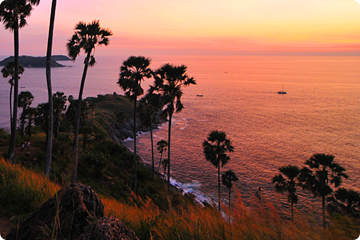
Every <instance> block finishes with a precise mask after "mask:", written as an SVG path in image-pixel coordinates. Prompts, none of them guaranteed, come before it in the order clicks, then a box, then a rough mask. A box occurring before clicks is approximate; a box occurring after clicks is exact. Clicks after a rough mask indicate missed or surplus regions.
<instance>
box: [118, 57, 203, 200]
mask: <svg viewBox="0 0 360 240" xmlns="http://www.w3.org/2000/svg"><path fill="white" fill-rule="evenodd" d="M150 64H151V60H150V59H149V58H146V57H143V56H130V57H129V58H128V59H126V60H125V61H124V62H123V64H122V66H121V67H120V77H119V81H118V82H117V83H118V84H119V86H120V87H121V88H122V89H123V90H124V91H125V94H126V95H127V96H128V97H130V98H131V99H132V100H133V101H134V128H133V135H134V173H133V185H132V190H133V191H134V192H136V181H137V159H136V158H137V155H136V153H137V150H136V117H137V114H136V113H137V112H139V114H140V119H141V121H142V122H143V124H145V125H147V126H149V127H150V134H151V148H152V149H151V152H152V171H153V173H154V168H155V163H154V151H153V139H152V127H151V125H152V124H153V123H154V122H155V120H156V117H157V114H158V113H159V112H161V115H162V116H163V117H164V118H165V117H168V122H169V128H168V139H167V150H168V158H167V170H168V173H167V185H168V189H167V190H168V193H169V192H170V166H171V165H170V163H171V160H170V154H171V151H170V149H171V148H170V146H171V124H172V116H173V114H174V113H175V112H180V111H181V110H182V109H183V108H184V106H183V104H182V103H181V97H182V95H183V92H182V87H183V86H189V85H192V84H196V82H195V80H194V78H193V77H189V76H188V75H187V73H186V70H187V67H186V66H184V65H180V66H174V65H171V64H169V63H167V64H165V65H163V66H162V67H160V68H159V69H157V70H155V71H153V70H151V68H150ZM146 78H147V79H148V78H153V79H154V84H153V85H152V86H150V89H149V91H148V93H147V94H146V95H145V97H143V98H142V99H141V100H140V103H139V107H137V97H138V96H141V95H143V94H144V90H143V88H142V86H141V82H142V81H143V80H145V79H146Z"/></svg>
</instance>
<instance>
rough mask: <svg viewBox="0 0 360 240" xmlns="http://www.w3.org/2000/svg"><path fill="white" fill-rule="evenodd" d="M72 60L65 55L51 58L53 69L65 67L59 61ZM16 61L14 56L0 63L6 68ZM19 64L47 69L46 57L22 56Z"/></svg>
mask: <svg viewBox="0 0 360 240" xmlns="http://www.w3.org/2000/svg"><path fill="white" fill-rule="evenodd" d="M70 60H71V59H70V58H68V57H67V56H65V55H53V56H52V57H51V67H53V68H54V67H65V66H64V65H62V64H60V63H58V62H57V61H70ZM12 61H14V56H10V57H7V58H5V59H4V60H2V61H1V62H0V66H5V65H6V64H7V63H8V62H12ZM19 64H20V65H21V66H23V67H26V68H45V67H46V57H33V56H20V57H19Z"/></svg>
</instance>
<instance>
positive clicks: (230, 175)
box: [222, 170, 239, 209]
mask: <svg viewBox="0 0 360 240" xmlns="http://www.w3.org/2000/svg"><path fill="white" fill-rule="evenodd" d="M236 181H239V179H238V178H237V176H236V175H235V173H234V172H233V171H231V170H228V171H226V172H225V173H223V175H222V183H223V185H225V186H226V188H227V189H229V209H230V193H231V188H232V186H233V182H236Z"/></svg>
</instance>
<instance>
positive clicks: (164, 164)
mask: <svg viewBox="0 0 360 240" xmlns="http://www.w3.org/2000/svg"><path fill="white" fill-rule="evenodd" d="M161 164H162V165H163V168H164V177H165V179H166V168H167V167H168V164H169V160H168V159H167V158H165V159H163V160H162V161H161Z"/></svg>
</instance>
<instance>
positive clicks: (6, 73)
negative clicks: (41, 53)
mask: <svg viewBox="0 0 360 240" xmlns="http://www.w3.org/2000/svg"><path fill="white" fill-rule="evenodd" d="M18 71H19V72H18V79H20V76H19V75H20V74H23V73H24V71H25V70H24V68H23V67H22V66H21V65H19V69H18ZM1 73H2V76H3V78H8V77H10V79H9V81H8V83H9V84H10V94H9V105H10V124H11V123H12V115H13V111H12V101H13V100H12V92H13V86H14V82H15V62H8V63H7V64H6V65H5V67H3V68H2V69H1Z"/></svg>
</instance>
